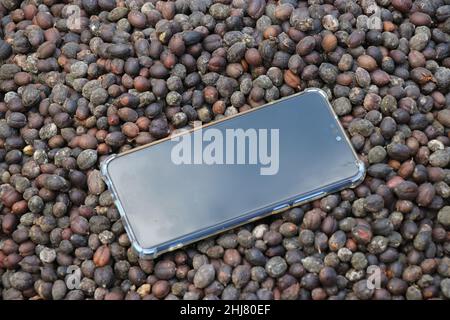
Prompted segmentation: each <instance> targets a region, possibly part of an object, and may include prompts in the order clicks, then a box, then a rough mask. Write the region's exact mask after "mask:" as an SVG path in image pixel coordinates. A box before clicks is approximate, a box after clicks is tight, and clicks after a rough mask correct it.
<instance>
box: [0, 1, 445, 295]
mask: <svg viewBox="0 0 450 320" xmlns="http://www.w3.org/2000/svg"><path fill="white" fill-rule="evenodd" d="M0 61H1V63H0V199H1V205H0V276H1V281H0V292H1V298H2V299H5V300H9V299H54V300H60V299H71V300H72V299H73V300H79V299H99V300H102V299H105V300H110V299H314V300H321V299H410V300H415V299H418V300H421V299H433V298H438V299H439V298H440V299H448V298H450V256H449V252H450V236H449V235H450V233H449V231H450V202H449V198H450V186H449V185H450V167H449V164H450V135H449V132H450V93H449V91H450V90H449V89H450V3H449V1H448V0H415V1H413V0H377V1H376V2H375V1H374V0H362V1H356V0H308V1H297V0H279V1H275V0H176V1H158V0H150V1H147V0H145V1H144V0H73V1H72V0H70V1H56V0H26V1H19V0H0ZM308 87H317V88H322V89H323V90H325V92H326V93H327V95H328V96H329V98H330V101H331V103H332V106H333V108H334V110H335V111H336V113H337V115H338V116H339V120H340V121H341V123H342V124H343V126H344V127H345V129H346V130H347V132H348V134H349V136H350V138H351V143H352V144H353V146H354V148H355V149H356V150H357V152H358V154H359V156H360V158H361V159H362V160H363V161H364V162H365V163H366V166H367V176H366V179H365V180H364V182H363V183H362V184H361V185H360V186H358V187H357V188H356V189H354V190H351V189H347V190H343V191H341V192H339V193H336V194H332V195H329V196H327V197H325V198H323V199H321V200H317V201H314V202H313V203H310V204H305V205H303V206H301V207H298V208H294V209H291V210H289V211H287V212H285V213H283V214H280V215H277V216H273V217H272V218H269V219H265V220H262V221H259V222H256V223H252V224H248V225H246V226H244V227H242V228H239V229H236V230H233V231H232V232H227V233H225V234H221V235H219V236H216V237H214V238H210V239H206V240H204V241H201V242H198V243H196V244H194V245H191V246H189V247H187V248H184V249H180V250H177V251H175V252H172V253H168V254H165V255H163V256H162V257H160V258H158V259H156V260H154V261H151V260H144V259H140V258H139V257H138V255H137V254H136V252H135V251H133V250H132V249H131V247H130V240H129V238H128V236H127V234H126V233H125V230H124V226H123V224H122V222H121V220H120V215H119V213H118V211H117V209H116V208H115V207H114V204H113V200H112V198H111V194H110V192H109V191H108V190H107V188H106V186H105V184H104V182H103V181H102V179H101V176H100V172H99V163H100V162H101V161H102V160H103V159H104V158H105V157H106V156H108V155H109V154H111V153H120V152H123V151H126V150H129V149H131V148H134V147H136V146H140V145H144V144H147V143H150V142H152V141H155V140H158V139H161V138H164V137H166V136H167V135H168V134H169V133H170V132H171V131H172V130H174V129H177V128H184V127H187V126H190V125H191V124H192V122H193V121H198V120H199V121H202V122H203V123H207V122H211V121H214V120H217V119H222V118H224V117H227V116H231V115H234V114H237V113H239V112H243V111H245V110H249V109H251V108H256V107H258V106H260V105H263V104H265V103H267V102H270V101H274V100H277V99H279V98H281V97H285V96H289V95H291V94H293V93H295V92H298V91H301V90H303V89H305V88H308ZM329 165H330V166H332V165H333V161H332V159H330V163H329ZM130 170H132V166H130ZM156 183H157V182H156ZM217 187H218V188H220V181H217ZM173 197H174V201H176V195H173ZM231 200H232V199H231ZM149 206H150V207H151V204H149ZM368 280H369V281H368ZM372 284H373V285H372Z"/></svg>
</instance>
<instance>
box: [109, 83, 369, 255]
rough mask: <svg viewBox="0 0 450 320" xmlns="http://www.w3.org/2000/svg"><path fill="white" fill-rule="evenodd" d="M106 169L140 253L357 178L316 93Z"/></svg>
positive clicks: (117, 160) (148, 149)
mask: <svg viewBox="0 0 450 320" xmlns="http://www.w3.org/2000/svg"><path fill="white" fill-rule="evenodd" d="M103 172H104V175H105V176H106V177H107V180H108V184H109V186H110V187H111V188H112V189H113V193H114V195H115V197H116V203H118V205H119V207H120V208H119V210H121V214H122V215H123V216H124V217H125V220H126V223H127V225H128V230H129V232H130V233H132V238H133V240H134V241H136V242H137V247H139V248H154V247H157V246H160V245H163V244H167V245H172V246H173V244H178V245H179V244H185V243H188V242H192V241H194V240H197V239H198V238H204V237H205V236H207V235H208V234H213V233H217V231H220V230H225V229H228V228H230V227H233V226H235V225H238V224H242V223H243V222H245V221H250V220H255V219H256V218H258V217H261V216H263V215H267V213H268V212H273V211H274V210H275V211H277V209H283V208H287V207H288V206H290V205H293V204H295V202H296V201H297V202H300V201H302V200H305V199H306V198H305V195H307V194H308V195H309V196H311V195H313V194H314V195H324V194H326V193H328V192H331V191H337V190H335V189H337V188H340V189H342V187H343V185H342V184H343V183H344V185H345V184H346V186H349V185H350V184H351V183H353V182H354V181H355V179H360V178H361V174H362V173H361V166H360V163H359V161H358V159H357V157H356V154H355V152H354V150H353V149H352V146H351V144H350V143H349V140H348V139H347V138H346V136H345V133H344V131H343V129H342V127H341V126H340V125H339V122H338V120H337V118H336V116H335V114H334V112H333V110H332V108H331V106H330V104H329V103H328V101H327V99H326V98H325V96H324V93H322V92H321V91H310V92H305V93H301V94H297V95H294V96H290V97H287V98H284V99H282V100H280V101H277V102H275V103H271V104H268V105H265V106H262V107H259V108H258V109H254V110H251V111H250V112H246V113H244V114H239V115H237V116H234V117H232V118H228V119H225V120H224V121H220V122H217V123H214V124H211V125H208V126H203V127H201V128H196V129H195V130H193V131H190V132H188V133H185V134H181V135H178V136H175V137H171V138H167V139H165V140H163V141H160V142H159V141H158V142H157V143H154V144H153V145H149V146H144V147H140V148H137V149H133V150H131V151H128V152H126V153H123V154H120V155H118V156H116V157H114V158H113V159H112V160H110V161H108V162H107V163H105V164H104V166H103ZM200 235H201V237H200Z"/></svg>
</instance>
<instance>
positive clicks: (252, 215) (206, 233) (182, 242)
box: [101, 89, 365, 259]
mask: <svg viewBox="0 0 450 320" xmlns="http://www.w3.org/2000/svg"><path fill="white" fill-rule="evenodd" d="M307 93H312V94H319V95H320V96H322V97H323V98H324V99H325V100H326V103H327V105H328V108H329V109H330V112H332V113H333V115H334V118H335V119H336V126H338V127H339V129H340V130H341V132H343V133H344V134H343V138H344V139H345V142H346V143H347V144H348V145H350V146H351V142H350V140H349V139H348V137H347V135H346V134H345V132H344V129H343V127H342V125H341V124H340V123H339V121H338V118H337V116H336V115H335V113H334V111H333V108H332V107H331V104H330V103H329V102H328V98H327V96H326V93H325V92H324V91H323V90H321V89H307V90H305V91H303V92H300V93H297V94H295V95H291V96H289V97H285V98H282V99H279V100H277V101H275V102H272V103H269V104H267V105H265V106H262V107H260V108H263V107H266V106H270V105H273V104H276V103H279V102H281V101H283V100H285V99H290V98H293V97H294V96H300V95H303V94H307ZM260 108H257V109H252V110H249V111H247V112H244V113H240V114H238V115H235V116H232V117H228V118H226V119H223V120H219V121H216V122H214V123H211V124H208V125H207V126H210V125H212V126H214V125H217V124H218V123H220V122H223V121H229V120H230V119H231V118H234V117H239V116H242V115H243V114H247V113H251V112H258V110H259V109H260ZM196 129H197V128H196ZM196 129H194V130H196ZM183 134H188V133H183ZM169 139H170V137H168V138H165V139H161V140H158V141H156V142H154V143H151V144H149V145H145V146H141V147H138V148H135V149H132V150H130V151H127V152H125V153H122V154H113V155H111V156H109V157H108V158H107V159H105V160H104V161H103V162H102V164H101V173H102V177H103V179H104V181H105V183H106V185H107V186H108V189H109V190H110V191H111V193H112V196H113V199H114V203H115V205H116V207H117V209H118V211H119V213H120V215H121V218H122V222H123V224H124V227H125V229H126V232H127V234H128V236H129V238H130V240H131V242H132V246H133V248H134V249H135V250H136V251H137V252H138V253H139V255H140V257H143V258H150V259H153V258H155V257H157V256H159V255H161V254H163V253H165V252H169V251H173V250H176V249H179V248H181V247H184V246H186V245H188V244H192V243H194V242H196V241H199V240H202V239H205V238H207V237H211V236H213V235H217V234H219V233H222V232H224V231H227V230H230V229H233V228H236V227H238V226H241V225H244V224H246V223H250V222H252V221H256V220H259V219H262V218H264V217H267V216H270V215H272V214H276V213H280V212H283V211H285V210H288V209H289V208H292V207H296V206H299V205H302V204H304V203H306V202H310V201H312V200H316V199H319V198H321V197H324V196H326V195H329V194H331V193H335V192H338V191H340V190H343V189H346V188H353V187H355V186H357V185H358V184H359V183H361V182H362V181H363V180H364V177H365V166H364V163H363V162H362V161H361V160H359V159H358V156H357V154H356V152H355V151H354V150H353V148H352V147H351V149H352V153H353V156H354V165H355V166H356V167H357V171H356V173H355V174H354V175H353V176H351V177H346V178H345V179H342V180H341V181H337V182H334V183H331V184H329V185H326V186H322V187H320V188H319V189H314V190H310V191H308V192H305V193H301V194H297V195H295V196H291V197H289V198H288V199H283V200H280V201H276V202H274V203H270V204H268V205H267V206H265V207H263V208H258V209H255V210H252V211H250V212H246V213H244V214H242V215H240V216H238V217H235V218H232V219H229V220H226V221H223V222H221V223H219V224H215V225H213V226H210V227H207V228H203V229H201V230H196V231H194V232H191V233H189V234H185V235H182V236H180V237H177V238H174V239H172V240H170V241H165V242H164V243H161V244H158V245H154V246H149V247H146V246H143V245H141V243H140V242H139V240H138V239H137V237H136V234H135V232H134V229H133V227H132V225H131V223H130V222H129V218H128V213H127V212H126V210H125V208H124V206H123V204H122V202H121V201H120V199H119V195H118V192H117V189H116V185H115V183H114V182H113V179H112V178H111V174H110V173H109V172H108V166H109V164H110V163H111V162H112V161H114V160H115V159H118V158H120V157H122V156H124V155H126V154H128V153H130V152H134V151H136V150H141V149H143V148H148V147H151V146H152V145H154V144H159V143H163V142H164V141H167V140H169ZM131 166H132V164H131Z"/></svg>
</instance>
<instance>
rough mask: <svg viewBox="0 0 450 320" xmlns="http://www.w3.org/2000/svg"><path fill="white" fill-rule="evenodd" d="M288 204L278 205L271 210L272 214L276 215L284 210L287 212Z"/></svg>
mask: <svg viewBox="0 0 450 320" xmlns="http://www.w3.org/2000/svg"><path fill="white" fill-rule="evenodd" d="M289 207H290V206H289V204H287V203H286V204H282V205H279V206H276V207H275V208H273V209H272V214H276V213H280V212H283V211H284V210H287V209H289Z"/></svg>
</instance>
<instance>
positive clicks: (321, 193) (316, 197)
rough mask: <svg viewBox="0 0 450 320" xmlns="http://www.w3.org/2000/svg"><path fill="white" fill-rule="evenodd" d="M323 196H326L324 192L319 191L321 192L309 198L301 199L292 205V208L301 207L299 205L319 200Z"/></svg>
mask: <svg viewBox="0 0 450 320" xmlns="http://www.w3.org/2000/svg"><path fill="white" fill-rule="evenodd" d="M323 195H325V192H324V191H319V192H316V193H313V194H311V195H309V196H308V197H305V198H300V199H297V200H295V201H294V203H293V204H292V206H294V207H295V206H299V205H301V204H304V203H306V202H309V201H312V200H315V199H318V198H320V197H322V196H323Z"/></svg>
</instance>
